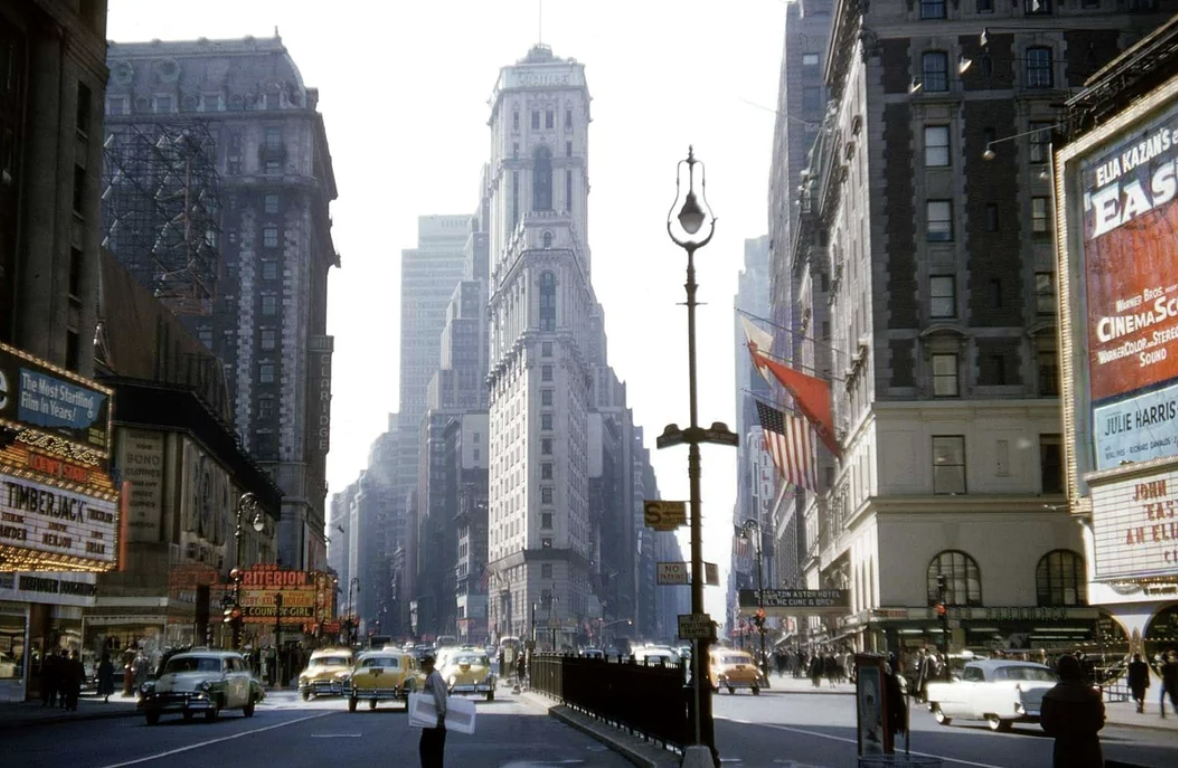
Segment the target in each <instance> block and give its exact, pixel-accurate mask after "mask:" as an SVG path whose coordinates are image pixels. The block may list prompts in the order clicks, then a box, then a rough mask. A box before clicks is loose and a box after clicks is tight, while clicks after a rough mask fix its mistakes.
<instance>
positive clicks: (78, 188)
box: [74, 165, 86, 216]
mask: <svg viewBox="0 0 1178 768" xmlns="http://www.w3.org/2000/svg"><path fill="white" fill-rule="evenodd" d="M85 205H86V169H85V168H83V167H82V166H80V165H75V166H74V213H75V214H77V215H78V216H82V215H83V210H82V209H83V207H84V206H85Z"/></svg>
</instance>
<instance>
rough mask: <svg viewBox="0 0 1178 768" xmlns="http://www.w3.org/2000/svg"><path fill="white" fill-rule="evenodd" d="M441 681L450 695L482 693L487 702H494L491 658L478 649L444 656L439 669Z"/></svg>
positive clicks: (493, 676) (465, 649)
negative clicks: (444, 683) (444, 659)
mask: <svg viewBox="0 0 1178 768" xmlns="http://www.w3.org/2000/svg"><path fill="white" fill-rule="evenodd" d="M440 671H441V675H442V680H444V681H445V682H446V687H447V688H449V689H450V693H483V694H486V696H487V701H494V700H495V673H494V672H493V671H492V670H491V658H490V657H489V656H488V655H487V652H486V651H485V650H483V649H478V648H460V649H458V650H456V651H452V652H450V653H448V654H447V655H446V663H445V666H443V667H442V668H441V670H440Z"/></svg>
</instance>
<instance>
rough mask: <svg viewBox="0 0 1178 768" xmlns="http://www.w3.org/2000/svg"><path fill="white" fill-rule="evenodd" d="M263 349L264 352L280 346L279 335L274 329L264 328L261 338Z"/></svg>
mask: <svg viewBox="0 0 1178 768" xmlns="http://www.w3.org/2000/svg"><path fill="white" fill-rule="evenodd" d="M260 343H261V347H262V349H263V350H266V351H269V350H271V349H274V347H276V346H277V345H278V333H277V331H275V330H274V329H273V328H263V329H262V337H261V342H260Z"/></svg>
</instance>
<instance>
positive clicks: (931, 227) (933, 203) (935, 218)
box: [925, 200, 953, 243]
mask: <svg viewBox="0 0 1178 768" xmlns="http://www.w3.org/2000/svg"><path fill="white" fill-rule="evenodd" d="M925 211H926V213H927V215H928V222H927V223H926V227H927V228H926V230H925V233H926V235H927V237H928V241H929V242H930V243H948V242H952V240H953V201H952V200H929V201H928V202H927V203H925Z"/></svg>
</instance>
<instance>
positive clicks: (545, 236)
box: [540, 232, 552, 248]
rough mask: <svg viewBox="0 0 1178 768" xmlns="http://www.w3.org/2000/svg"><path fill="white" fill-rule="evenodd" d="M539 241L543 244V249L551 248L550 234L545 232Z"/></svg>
mask: <svg viewBox="0 0 1178 768" xmlns="http://www.w3.org/2000/svg"><path fill="white" fill-rule="evenodd" d="M540 240H541V241H542V242H543V243H544V247H545V248H551V247H552V233H551V232H545V233H544V234H543V235H542V236H541V238H540Z"/></svg>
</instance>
